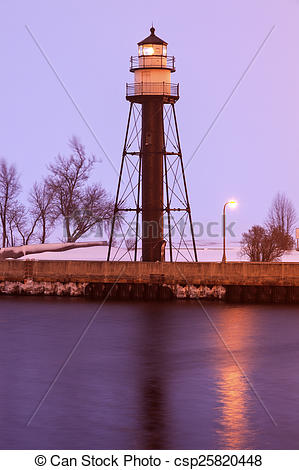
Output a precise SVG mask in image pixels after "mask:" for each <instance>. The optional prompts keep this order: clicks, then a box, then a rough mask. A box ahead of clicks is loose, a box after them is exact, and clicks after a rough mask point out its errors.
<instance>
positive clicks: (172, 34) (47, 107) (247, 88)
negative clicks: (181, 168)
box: [0, 0, 299, 236]
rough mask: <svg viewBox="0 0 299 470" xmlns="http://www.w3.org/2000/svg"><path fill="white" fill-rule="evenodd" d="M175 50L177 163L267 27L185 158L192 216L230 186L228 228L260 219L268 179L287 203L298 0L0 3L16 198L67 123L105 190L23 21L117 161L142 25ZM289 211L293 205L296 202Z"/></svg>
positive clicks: (3, 149) (2, 148)
mask: <svg viewBox="0 0 299 470" xmlns="http://www.w3.org/2000/svg"><path fill="white" fill-rule="evenodd" d="M152 21H153V22H154V25H155V27H156V34H157V35H158V36H160V37H162V38H163V39H164V40H166V41H167V42H168V43H169V46H168V53H169V54H170V55H175V57H176V62H177V72H176V73H175V74H173V75H172V79H173V81H174V82H179V83H180V93H181V99H180V100H179V102H178V104H177V115H178V120H179V128H180V136H181V141H182V142H181V143H182V148H183V155H184V161H185V163H186V162H187V161H188V160H189V158H190V157H191V155H192V154H193V152H194V150H195V148H196V147H197V145H198V144H199V142H200V141H201V139H202V137H203V136H204V135H205V133H206V132H207V130H208V128H209V127H210V125H211V123H212V122H213V120H214V119H215V117H216V115H217V113H218V112H219V110H220V109H221V107H222V106H223V104H224V103H225V102H226V100H227V98H228V97H229V95H230V94H231V92H232V90H233V89H234V87H235V85H236V84H237V82H238V81H239V80H240V78H241V76H242V74H243V73H244V71H245V70H246V68H247V67H248V65H249V63H250V62H251V60H252V58H253V57H254V55H255V54H256V52H257V50H258V48H259V47H260V46H261V44H262V42H263V41H264V39H265V38H266V36H267V34H268V33H269V31H270V30H271V28H272V27H273V26H275V28H274V30H273V32H272V34H271V35H270V37H269V39H268V40H267V42H266V44H265V45H264V47H263V48H262V50H261V51H260V53H259V54H258V56H257V58H256V60H255V61H254V62H253V64H252V66H251V67H250V69H249V70H248V72H247V74H246V75H245V77H244V79H243V80H242V81H241V83H240V85H239V86H238V88H237V89H236V91H235V93H234V94H233V96H232V98H231V99H230V101H229V102H228V104H227V105H226V107H225V108H224V110H223V112H222V113H221V115H220V117H219V119H218V120H217V122H216V123H215V125H214V127H213V128H212V130H211V132H210V133H209V135H208V136H207V138H206V139H205V141H204V143H203V144H202V145H201V147H200V149H199V151H198V152H197V153H196V155H195V156H194V158H193V160H192V162H191V163H190V165H189V166H188V168H187V171H186V175H187V183H188V187H189V195H190V200H191V205H192V211H193V219H194V221H201V222H204V223H206V222H207V221H209V220H210V221H215V220H216V221H217V220H219V218H220V214H221V211H222V207H223V203H224V202H225V201H226V200H227V199H228V198H231V197H234V198H236V199H237V200H238V201H239V202H240V204H239V207H238V209H236V210H235V211H234V212H233V214H232V213H231V215H230V217H231V218H233V219H234V220H236V223H237V225H236V234H237V236H239V235H240V233H241V232H242V231H244V230H247V229H248V227H249V226H251V225H252V224H254V223H263V220H264V217H265V215H266V212H267V209H268V207H269V205H270V203H271V200H272V198H273V196H274V195H275V193H276V191H278V190H280V191H285V192H286V193H287V195H288V196H289V197H290V199H291V200H292V201H293V202H294V204H295V206H297V201H299V185H298V173H297V167H298V166H297V160H298V156H299V143H298V128H299V127H298V124H299V122H298V121H299V111H298V110H299V91H298V83H299V65H298V63H299V61H298V44H299V27H298V25H299V2H298V0H279V1H275V0H269V1H267V0H264V1H262V0H243V1H242V2H240V0H226V1H225V2H224V1H219V0H218V1H215V0H205V1H203V0H193V1H187V2H185V4H183V3H182V2H179V1H169V0H165V1H164V2H160V1H156V0H154V1H152V2H147V3H145V2H140V1H139V2H137V1H132V0H131V1H130V2H123V1H113V0H112V1H109V2H104V1H99V0H98V1H95V0H85V1H83V0H81V1H75V0H71V1H69V0H64V1H63V2H62V1H61V0H51V1H50V0H44V1H43V2H41V1H33V0H26V2H22V1H14V0H11V1H9V2H1V4H0V36H1V41H0V56H1V76H0V80H1V95H0V96H1V100H0V129H1V139H0V155H1V156H4V157H6V158H7V160H9V161H10V162H15V163H16V164H17V167H18V169H19V171H20V172H21V174H22V182H23V187H24V198H26V191H27V190H28V189H29V188H30V186H31V185H32V184H33V182H34V181H35V180H36V179H39V178H40V177H41V176H42V175H43V174H44V173H45V172H46V164H47V163H48V162H49V161H50V160H51V159H52V158H53V157H54V156H55V155H57V153H58V152H62V153H63V152H66V151H67V141H68V139H69V137H71V136H72V135H73V134H75V135H77V136H78V137H79V138H80V139H81V141H82V142H83V143H84V144H85V145H86V148H87V149H88V150H89V151H90V152H91V153H94V154H95V155H96V156H97V157H98V159H99V160H101V163H100V162H99V163H98V164H97V167H96V173H95V174H94V179H95V180H96V179H99V180H100V181H101V182H102V183H103V184H104V186H105V187H106V188H107V189H108V190H109V191H110V192H111V193H112V194H114V192H115V189H116V183H117V175H116V174H115V172H114V169H113V168H112V166H111V164H110V163H109V161H108V160H107V159H106V157H105V155H104V154H103V152H102V151H101V149H100V148H99V146H98V145H97V143H96V142H95V140H94V137H93V136H92V134H91V133H90V130H89V129H88V128H87V126H86V124H85V123H84V122H83V120H82V119H81V117H80V116H79V114H78V112H77V111H76V109H75V108H74V105H73V104H72V102H71V101H70V99H69V97H68V96H67V95H66V93H65V91H64V90H63V88H62V87H61V85H60V84H59V82H58V80H57V78H56V77H55V76H54V74H53V72H52V70H51V69H50V67H49V65H48V64H47V63H46V61H45V59H44V58H43V56H42V55H41V53H40V51H39V50H38V48H37V47H36V45H35V44H34V42H33V40H32V38H31V37H30V35H29V34H28V32H27V30H26V28H25V25H28V27H29V28H30V30H31V31H32V33H33V35H34V36H35V37H36V39H37V41H38V42H39V44H40V46H41V48H42V49H43V50H44V51H45V53H46V55H47V57H48V59H49V60H50V62H51V63H52V64H53V66H54V68H55V70H56V72H57V74H58V75H59V77H60V78H61V80H62V81H63V82H64V84H65V86H66V88H67V90H68V92H69V93H70V95H71V96H72V97H73V99H74V101H75V102H76V104H77V105H78V107H79V109H80V111H81V112H82V114H83V115H84V117H85V119H86V121H87V122H88V123H89V125H90V126H91V128H92V129H93V131H94V133H95V134H96V136H97V138H98V140H99V142H100V143H101V145H102V147H103V148H104V150H105V152H106V153H107V154H108V155H109V157H110V159H111V160H112V161H113V163H114V165H115V167H116V168H117V169H118V168H119V165H120V158H121V151H122V145H123V139H124V132H125V125H126V120H127V114H128V102H126V100H125V82H126V81H129V82H130V81H133V74H131V73H130V72H129V71H128V66H129V57H130V55H136V54H137V46H136V43H137V42H138V41H140V40H142V39H143V38H144V37H145V36H147V35H148V34H149V27H150V26H151V22H152ZM298 212H299V211H298Z"/></svg>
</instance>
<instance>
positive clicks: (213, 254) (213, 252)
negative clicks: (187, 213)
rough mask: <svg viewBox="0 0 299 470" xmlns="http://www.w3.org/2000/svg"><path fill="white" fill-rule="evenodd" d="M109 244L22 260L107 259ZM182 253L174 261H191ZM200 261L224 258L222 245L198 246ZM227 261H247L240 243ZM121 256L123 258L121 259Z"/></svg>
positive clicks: (296, 258)
mask: <svg viewBox="0 0 299 470" xmlns="http://www.w3.org/2000/svg"><path fill="white" fill-rule="evenodd" d="M107 252H108V247H107V246H93V247H88V248H74V249H72V250H68V251H62V252H50V251H48V252H44V253H35V254H32V255H26V256H23V257H22V258H19V259H20V260H25V259H36V260H81V261H82V260H83V261H106V259H107ZM181 252H182V254H181V255H178V256H177V257H176V255H177V254H176V252H174V261H189V260H191V257H190V255H189V253H188V250H186V249H184V250H181ZM116 253H117V257H116V259H115V260H116V261H118V260H121V261H134V258H133V256H134V254H133V252H131V253H130V254H128V253H126V250H124V249H119V250H118V248H112V252H111V258H110V259H111V260H113V258H114V256H115V254H116ZM197 256H198V261H215V262H220V261H221V260H222V247H221V246H220V245H219V246H215V245H213V246H200V247H198V248H197ZM226 257H227V261H247V260H246V259H245V258H242V257H241V255H240V247H239V246H238V245H235V246H228V247H227V249H226ZM120 258H121V259H120ZM140 258H141V251H140V250H138V255H137V260H140ZM168 260H169V252H168V250H166V261H168ZM281 261H284V262H299V251H296V250H292V251H290V252H287V253H286V254H285V255H284V256H283V257H282V259H281Z"/></svg>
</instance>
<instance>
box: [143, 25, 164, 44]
mask: <svg viewBox="0 0 299 470" xmlns="http://www.w3.org/2000/svg"><path fill="white" fill-rule="evenodd" d="M150 32H151V34H150V35H149V36H148V37H147V38H145V39H143V41H140V42H139V43H138V46H142V45H143V44H163V45H164V46H167V42H165V41H163V39H160V38H158V36H156V35H155V28H154V27H153V26H152V27H151V29H150Z"/></svg>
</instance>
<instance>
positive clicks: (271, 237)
mask: <svg viewBox="0 0 299 470" xmlns="http://www.w3.org/2000/svg"><path fill="white" fill-rule="evenodd" d="M283 237H288V236H287V234H282V232H281V230H280V229H278V228H276V227H269V228H267V227H262V226H260V225H254V226H253V227H251V229H249V231H248V232H247V233H243V234H242V240H241V254H242V255H245V256H248V258H249V260H250V261H261V262H267V261H268V262H271V261H278V260H279V259H280V258H281V256H282V255H283V253H284V252H285V251H286V250H285V249H284V248H283V247H282V245H283V243H285V242H284V238H283Z"/></svg>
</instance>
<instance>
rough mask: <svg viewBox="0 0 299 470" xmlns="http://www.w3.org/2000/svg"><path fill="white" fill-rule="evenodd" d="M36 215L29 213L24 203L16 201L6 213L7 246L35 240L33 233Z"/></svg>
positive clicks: (35, 225) (36, 220) (25, 243)
mask: <svg viewBox="0 0 299 470" xmlns="http://www.w3.org/2000/svg"><path fill="white" fill-rule="evenodd" d="M37 223H38V217H37V216H35V215H34V214H32V213H31V211H29V210H28V209H26V207H25V206H24V204H22V203H21V202H16V203H15V205H14V206H13V207H12V208H11V209H10V210H9V211H8V213H7V226H8V230H7V243H6V245H7V246H17V245H20V244H22V245H28V244H29V243H30V242H31V241H36V240H37V237H36V234H35V231H36V227H37Z"/></svg>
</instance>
